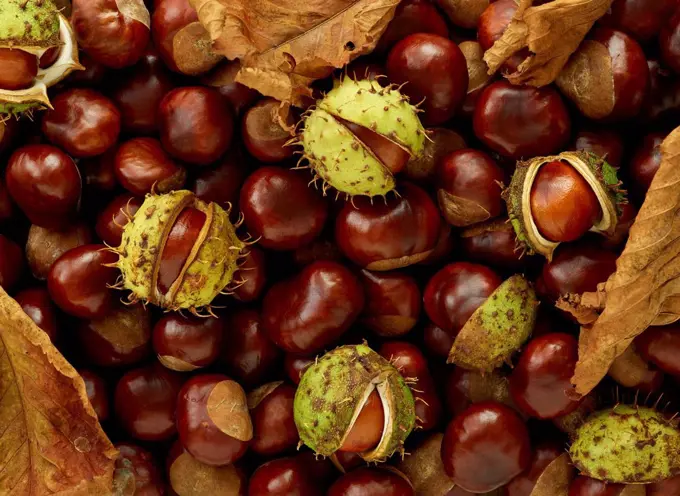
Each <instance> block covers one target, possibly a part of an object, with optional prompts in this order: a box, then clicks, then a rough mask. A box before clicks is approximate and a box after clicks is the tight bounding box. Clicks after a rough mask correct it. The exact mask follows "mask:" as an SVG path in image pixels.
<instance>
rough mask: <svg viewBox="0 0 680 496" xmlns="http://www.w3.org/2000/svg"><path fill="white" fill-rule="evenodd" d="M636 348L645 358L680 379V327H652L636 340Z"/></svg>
mask: <svg viewBox="0 0 680 496" xmlns="http://www.w3.org/2000/svg"><path fill="white" fill-rule="evenodd" d="M635 348H636V349H637V351H638V352H639V353H640V355H642V357H643V358H645V359H646V360H648V361H650V362H652V363H653V364H654V365H656V366H657V367H659V368H660V369H661V370H663V371H664V372H666V373H668V374H671V375H673V376H675V377H680V359H679V358H680V355H678V351H680V326H678V325H677V324H671V325H666V326H651V327H649V328H647V330H646V331H644V332H643V333H642V334H641V335H639V336H638V337H637V338H635Z"/></svg>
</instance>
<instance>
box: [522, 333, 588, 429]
mask: <svg viewBox="0 0 680 496" xmlns="http://www.w3.org/2000/svg"><path fill="white" fill-rule="evenodd" d="M577 360H578V343H577V341H576V338H574V337H573V336H571V335H570V334H564V333H552V334H544V335H543V336H539V337H537V338H534V339H532V340H531V341H530V342H529V344H528V345H527V347H526V348H525V349H524V350H523V351H522V354H521V355H520V357H519V361H518V362H517V365H516V366H515V367H514V368H513V370H512V374H511V375H510V393H511V394H512V399H513V400H514V402H515V403H516V404H517V406H518V407H519V408H520V409H521V410H522V412H524V413H525V414H527V415H530V416H532V417H536V418H540V419H550V418H555V417H560V416H563V415H567V414H569V413H571V412H573V411H574V410H576V408H578V405H579V401H578V400H573V399H572V398H571V397H570V395H569V392H570V391H571V388H572V386H571V376H572V375H574V369H575V368H576V361H577Z"/></svg>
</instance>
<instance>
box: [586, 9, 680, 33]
mask: <svg viewBox="0 0 680 496" xmlns="http://www.w3.org/2000/svg"><path fill="white" fill-rule="evenodd" d="M675 7H676V2H675V1H674V0H614V2H613V3H612V5H611V7H610V9H609V10H608V11H607V13H606V14H605V15H604V16H603V17H602V18H601V19H600V20H599V21H598V22H599V23H600V24H602V25H604V26H607V27H610V28H613V29H618V30H621V31H624V32H626V33H628V34H629V35H630V36H632V37H633V38H635V39H636V40H638V41H639V42H645V41H649V40H651V39H652V38H654V37H655V36H658V34H659V31H660V30H661V28H662V26H663V25H664V24H665V23H666V22H667V21H668V19H669V16H672V15H673V12H674V9H675Z"/></svg>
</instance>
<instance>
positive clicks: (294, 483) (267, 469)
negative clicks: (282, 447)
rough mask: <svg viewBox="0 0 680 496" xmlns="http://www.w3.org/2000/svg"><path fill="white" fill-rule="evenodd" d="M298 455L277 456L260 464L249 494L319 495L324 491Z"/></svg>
mask: <svg viewBox="0 0 680 496" xmlns="http://www.w3.org/2000/svg"><path fill="white" fill-rule="evenodd" d="M310 470H311V467H309V466H308V465H305V464H303V463H302V461H301V460H300V459H299V458H298V457H294V458H292V457H291V458H277V459H275V460H270V461H268V462H266V463H264V464H262V465H260V466H259V467H258V468H257V469H256V470H255V472H253V475H251V476H250V481H249V483H248V496H289V495H292V494H295V495H296V496H318V495H320V494H322V493H323V490H322V489H323V488H321V487H319V485H318V483H317V481H315V480H314V478H313V477H312V474H310V473H309V472H310Z"/></svg>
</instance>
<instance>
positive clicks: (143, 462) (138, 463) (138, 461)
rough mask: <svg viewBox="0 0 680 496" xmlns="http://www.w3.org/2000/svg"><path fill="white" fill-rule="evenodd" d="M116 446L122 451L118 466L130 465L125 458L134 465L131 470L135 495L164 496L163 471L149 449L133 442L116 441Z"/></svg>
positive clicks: (117, 461)
mask: <svg viewBox="0 0 680 496" xmlns="http://www.w3.org/2000/svg"><path fill="white" fill-rule="evenodd" d="M115 446H116V449H117V450H118V451H119V452H120V455H119V458H118V460H116V468H122V467H128V465H127V464H125V463H124V460H125V461H128V462H130V464H131V465H132V466H131V470H132V473H133V475H134V478H135V495H139V496H163V495H164V494H166V483H165V481H164V480H163V473H162V471H161V469H160V467H158V464H157V463H156V460H155V459H154V457H153V455H152V454H151V453H150V452H149V451H147V450H145V449H144V448H141V447H139V446H137V445H135V444H131V443H116V445H115Z"/></svg>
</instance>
